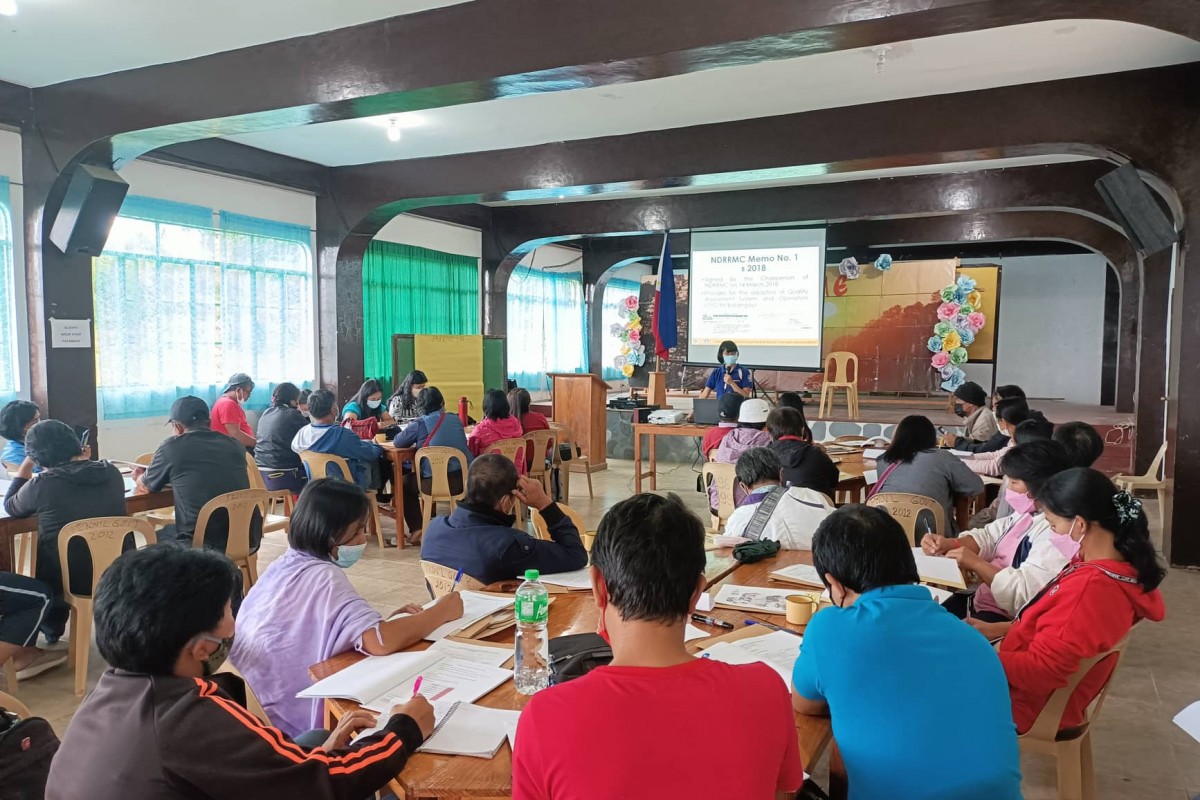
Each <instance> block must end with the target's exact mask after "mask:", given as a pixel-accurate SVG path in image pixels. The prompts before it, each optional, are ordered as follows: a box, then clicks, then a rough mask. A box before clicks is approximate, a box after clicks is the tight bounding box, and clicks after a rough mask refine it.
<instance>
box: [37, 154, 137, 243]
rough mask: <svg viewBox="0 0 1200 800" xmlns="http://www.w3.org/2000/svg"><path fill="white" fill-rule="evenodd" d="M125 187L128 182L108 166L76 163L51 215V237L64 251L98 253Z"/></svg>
mask: <svg viewBox="0 0 1200 800" xmlns="http://www.w3.org/2000/svg"><path fill="white" fill-rule="evenodd" d="M128 191H129V184H128V183H126V182H125V181H124V180H122V178H121V176H120V175H118V174H117V173H115V172H113V171H112V170H111V169H107V168H105V167H95V166H92V165H90V164H80V165H79V166H77V167H75V171H74V172H73V173H72V175H71V182H70V183H69V184H68V185H67V193H66V195H65V196H64V197H63V201H62V206H61V207H60V208H59V209H58V213H57V214H55V215H54V224H53V225H52V226H51V227H50V241H51V242H53V243H54V246H55V247H57V248H58V249H59V250H61V251H62V252H63V253H65V254H66V255H73V254H75V253H87V254H88V255H90V256H93V257H94V256H98V255H100V253H101V252H102V251H103V250H104V243H105V242H106V241H108V233H109V231H110V230H111V229H112V224H113V220H114V219H115V218H116V216H117V212H118V211H120V210H121V203H122V202H124V200H125V194H126V193H127V192H128Z"/></svg>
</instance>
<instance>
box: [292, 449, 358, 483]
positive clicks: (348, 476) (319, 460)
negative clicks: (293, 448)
mask: <svg viewBox="0 0 1200 800" xmlns="http://www.w3.org/2000/svg"><path fill="white" fill-rule="evenodd" d="M300 461H301V462H303V464H304V467H305V468H306V469H307V470H308V479H309V480H311V481H315V480H317V479H318V478H333V477H337V476H336V475H330V474H329V465H330V464H332V465H334V466H335V467H337V468H338V470H340V471H341V479H342V480H344V481H350V482H351V483H353V482H354V473H353V472H351V471H350V463H349V462H348V461H346V459H344V458H342V457H341V456H335V455H332V454H330V453H314V452H313V451H312V450H305V451H303V452H301V453H300Z"/></svg>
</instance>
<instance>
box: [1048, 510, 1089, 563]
mask: <svg viewBox="0 0 1200 800" xmlns="http://www.w3.org/2000/svg"><path fill="white" fill-rule="evenodd" d="M1075 522H1076V520H1071V528H1070V530H1068V531H1067V532H1066V533H1055V532H1054V529H1053V528H1051V529H1050V542H1051V543H1052V544H1053V545H1054V548H1055V549H1056V550H1058V552H1060V553H1062V554H1063V557H1064V558H1066V559H1067V560H1068V561H1070V560H1072V559H1074V558H1075V555H1076V554H1077V553H1078V552H1079V545H1081V544H1082V543H1083V539H1082V538H1080V540H1079V541H1078V542H1077V541H1075V539H1073V538H1072V537H1071V534H1072V533H1074V532H1075Z"/></svg>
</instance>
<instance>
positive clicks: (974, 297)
mask: <svg viewBox="0 0 1200 800" xmlns="http://www.w3.org/2000/svg"><path fill="white" fill-rule="evenodd" d="M967 302H968V303H970V304H971V305H972V306H974V307H975V308H979V306H980V304H982V303H983V295H982V294H980V293H979V291H978V290H976V291H973V292H971V293H970V294H969V295H967Z"/></svg>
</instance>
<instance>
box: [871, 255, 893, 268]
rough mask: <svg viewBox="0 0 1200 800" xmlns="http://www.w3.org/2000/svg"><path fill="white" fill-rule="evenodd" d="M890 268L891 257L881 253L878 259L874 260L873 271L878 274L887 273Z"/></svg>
mask: <svg viewBox="0 0 1200 800" xmlns="http://www.w3.org/2000/svg"><path fill="white" fill-rule="evenodd" d="M891 268H892V257H891V256H889V255H888V254H887V253H883V254H881V255H880V256H879V258H877V259H875V269H877V270H879V271H880V272H887V271H888V270H889V269H891Z"/></svg>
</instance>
